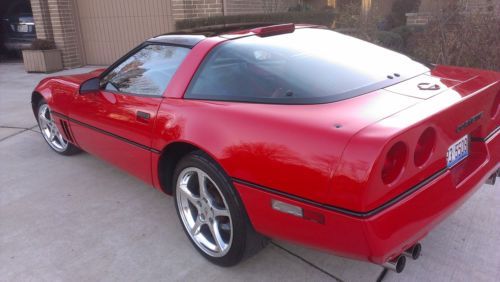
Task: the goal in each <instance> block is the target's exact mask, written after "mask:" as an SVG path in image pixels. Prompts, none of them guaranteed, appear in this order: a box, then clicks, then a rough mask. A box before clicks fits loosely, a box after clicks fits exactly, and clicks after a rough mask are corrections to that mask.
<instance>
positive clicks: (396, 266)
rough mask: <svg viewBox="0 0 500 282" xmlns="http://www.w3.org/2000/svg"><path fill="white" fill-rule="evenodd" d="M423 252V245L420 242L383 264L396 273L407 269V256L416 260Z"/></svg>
mask: <svg viewBox="0 0 500 282" xmlns="http://www.w3.org/2000/svg"><path fill="white" fill-rule="evenodd" d="M421 252H422V245H421V244H420V243H417V244H415V245H413V246H411V247H410V248H408V249H407V250H405V251H404V252H403V253H402V254H401V255H399V256H398V257H396V258H395V259H393V260H390V261H388V262H386V263H384V264H383V265H382V266H383V267H384V268H386V269H388V270H392V271H394V272H396V273H401V272H403V270H404V269H405V266H406V258H407V257H409V258H411V259H413V260H416V259H418V258H419V257H420V253H421Z"/></svg>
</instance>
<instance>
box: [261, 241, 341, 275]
mask: <svg viewBox="0 0 500 282" xmlns="http://www.w3.org/2000/svg"><path fill="white" fill-rule="evenodd" d="M271 244H273V245H274V246H276V247H278V248H279V249H281V250H283V251H285V252H287V253H288V254H290V255H292V256H294V257H296V258H298V259H299V260H301V261H302V262H304V263H306V264H308V265H309V266H311V267H313V268H315V269H317V270H319V271H320V272H322V273H323V274H325V275H327V276H329V277H331V278H333V279H334V280H335V281H337V282H344V280H342V279H340V278H338V277H337V276H335V275H333V274H331V273H330V272H328V271H326V270H324V269H323V268H321V267H319V266H317V265H315V264H314V263H312V262H310V261H308V260H307V259H305V258H303V257H301V256H300V255H298V254H296V253H294V252H292V251H290V250H288V249H286V248H285V247H283V246H281V245H278V244H277V243H275V242H273V241H271Z"/></svg>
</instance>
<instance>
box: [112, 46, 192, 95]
mask: <svg viewBox="0 0 500 282" xmlns="http://www.w3.org/2000/svg"><path fill="white" fill-rule="evenodd" d="M189 51H190V49H188V48H184V47H177V46H167V45H157V44H154V45H147V46H145V47H144V48H142V49H141V50H139V51H138V52H137V53H135V54H134V55H132V56H130V57H129V58H128V59H127V60H125V61H124V62H122V63H121V64H120V65H119V66H117V67H116V68H115V69H113V70H112V71H111V72H110V73H108V74H107V75H106V76H105V77H104V79H103V80H102V81H103V87H104V89H106V90H108V91H118V92H123V93H130V94H138V95H149V96H161V95H162V93H163V91H165V89H166V88H167V85H168V83H169V82H170V80H171V79H172V76H173V75H174V73H175V71H176V70H177V68H178V67H179V65H180V64H181V63H182V61H183V60H184V58H185V57H186V55H187V54H188V53H189Z"/></svg>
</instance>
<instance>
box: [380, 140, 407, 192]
mask: <svg viewBox="0 0 500 282" xmlns="http://www.w3.org/2000/svg"><path fill="white" fill-rule="evenodd" d="M407 155H408V148H407V147H406V145H405V143H403V142H401V141H400V142H398V143H396V144H394V145H393V146H392V147H391V149H390V150H389V152H387V156H386V157H385V162H384V167H383V168H382V181H383V182H384V184H390V183H392V182H394V180H396V178H398V176H399V175H400V174H401V172H402V171H403V168H404V166H405V163H406V157H407Z"/></svg>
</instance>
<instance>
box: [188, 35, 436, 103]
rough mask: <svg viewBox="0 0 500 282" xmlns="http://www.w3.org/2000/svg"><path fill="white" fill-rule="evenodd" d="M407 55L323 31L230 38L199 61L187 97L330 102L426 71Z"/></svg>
mask: <svg viewBox="0 0 500 282" xmlns="http://www.w3.org/2000/svg"><path fill="white" fill-rule="evenodd" d="M428 71H429V68H428V67H426V66H425V65H424V64H422V63H419V62H416V61H414V60H412V59H411V58H409V57H407V56H404V55H402V54H399V53H397V52H394V51H391V50H388V49H385V48H382V47H379V46H377V45H374V44H371V43H368V42H365V41H362V40H359V39H356V38H353V37H349V36H346V35H342V34H339V33H337V32H333V31H331V30H327V29H318V28H301V29H296V30H295V31H294V32H293V33H288V34H282V35H276V36H269V37H258V36H248V37H244V38H240V39H236V40H229V41H227V42H224V43H222V44H221V45H219V46H217V47H216V48H214V50H212V51H211V53H210V54H209V55H208V56H207V58H206V59H205V61H204V62H203V63H202V65H201V67H200V69H199V70H198V71H197V73H196V75H195V77H194V79H193V80H192V83H191V85H190V87H189V89H188V92H187V93H186V95H185V97H186V98H193V99H208V100H225V101H246V102H258V103H274V104H316V103H329V102H334V101H338V100H343V99H348V98H352V97H355V96H359V95H362V94H365V93H368V92H372V91H374V90H377V89H381V88H385V87H388V86H390V85H393V84H396V83H399V82H402V81H404V80H407V79H409V78H412V77H415V76H418V75H420V74H422V73H425V72H428Z"/></svg>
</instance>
